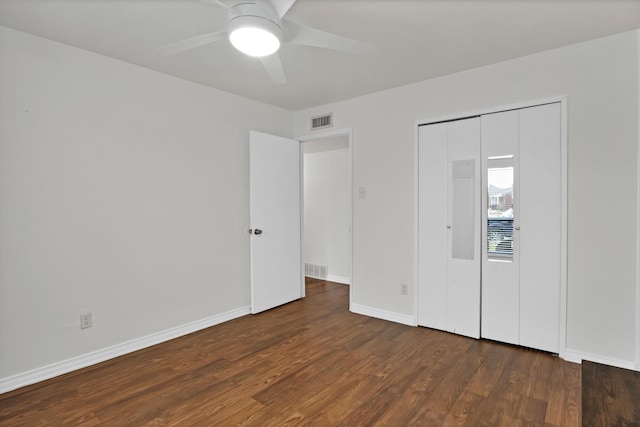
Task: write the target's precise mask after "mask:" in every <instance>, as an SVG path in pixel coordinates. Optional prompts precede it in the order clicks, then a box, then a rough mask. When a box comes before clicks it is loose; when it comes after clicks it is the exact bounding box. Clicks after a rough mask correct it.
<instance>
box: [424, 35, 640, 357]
mask: <svg viewBox="0 0 640 427" xmlns="http://www.w3.org/2000/svg"><path fill="white" fill-rule="evenodd" d="M638 37H639V43H640V33H639V36H638ZM639 56H640V55H639ZM639 60H640V58H639ZM639 67H640V65H639ZM556 102H559V103H560V110H561V115H562V118H561V127H562V129H561V132H562V135H561V162H562V201H561V203H562V207H561V210H562V213H561V215H562V218H561V228H562V235H561V238H560V258H561V260H560V274H561V277H560V333H559V337H558V339H559V343H558V344H559V345H558V355H559V356H560V357H561V358H563V359H565V358H566V356H565V353H566V351H567V349H566V348H567V229H568V227H567V212H568V209H567V200H568V195H567V193H568V184H567V182H568V180H567V168H568V162H567V127H568V123H567V95H558V96H553V97H549V98H542V99H536V100H531V101H524V102H519V103H515V104H509V105H503V106H494V107H487V108H483V109H479V110H474V111H469V112H466V113H457V114H449V115H446V116H439V117H432V118H428V119H423V120H416V121H415V125H414V148H413V151H414V154H413V156H414V161H413V169H414V170H413V175H414V180H413V183H414V184H413V197H414V200H413V253H414V255H413V275H414V279H413V288H414V292H415V295H416V298H415V301H414V310H415V313H414V314H415V318H416V319H418V310H419V305H418V302H419V292H420V289H419V280H420V278H419V277H418V263H419V253H418V237H419V235H418V232H419V230H418V222H419V221H418V215H419V211H418V202H419V200H418V197H419V190H420V189H419V188H418V183H419V176H418V174H419V162H418V156H419V152H418V149H419V144H418V143H419V127H420V126H422V125H428V124H432V123H439V122H444V121H451V120H459V119H463V118H467V117H475V116H482V115H485V114H492V113H498V112H502V111H509V110H518V109H521V108H529V107H535V106H537V105H544V104H551V103H556ZM638 133H639V135H638V138H639V142H638V144H639V154H638V156H639V157H638V164H639V171H640V123H639V131H638ZM638 179H639V181H638V182H639V183H640V177H639V178H638ZM638 199H639V203H640V184H639V185H638ZM639 206H640V204H639ZM639 209H640V208H639ZM637 219H638V233H639V234H638V236H639V237H638V240H640V210H639V213H638V218H637ZM637 253H638V264H639V265H640V246H639V249H638V251H637ZM639 274H640V273H639ZM638 277H639V278H638V279H637V282H638V292H637V293H638V294H640V276H638ZM637 306H638V308H640V296H639V297H638V304H637ZM638 308H636V314H637V316H636V317H637V318H638V320H637V323H638V326H637V327H636V332H637V336H638V338H637V341H638V342H637V343H636V344H637V346H638V350H637V351H636V353H637V354H639V355H640V317H638V316H640V315H639V314H638ZM639 358H640V356H637V357H636V363H637V364H640V360H638V359H639Z"/></svg>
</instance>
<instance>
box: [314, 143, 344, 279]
mask: <svg viewBox="0 0 640 427" xmlns="http://www.w3.org/2000/svg"><path fill="white" fill-rule="evenodd" d="M342 139H343V140H344V143H343V145H342V146H343V148H333V149H327V150H323V149H322V145H323V144H325V145H327V146H330V144H329V143H328V142H325V141H322V140H320V141H317V142H305V143H304V144H303V147H304V150H305V152H304V257H305V260H304V262H305V263H311V264H320V265H326V266H328V267H329V268H328V274H329V280H338V281H340V282H341V283H344V281H346V280H349V276H350V274H351V273H350V271H349V270H350V266H349V216H348V215H349V151H348V148H346V147H348V138H347V137H342ZM311 144H315V147H316V148H315V149H313V150H311V151H310V150H308V147H309V146H310V145H311ZM328 148H331V147H328Z"/></svg>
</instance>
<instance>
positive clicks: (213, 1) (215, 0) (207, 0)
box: [198, 0, 236, 14]
mask: <svg viewBox="0 0 640 427" xmlns="http://www.w3.org/2000/svg"><path fill="white" fill-rule="evenodd" d="M198 1H199V2H200V3H203V4H210V5H212V6H218V7H221V8H223V9H226V10H227V11H228V12H231V13H233V14H236V11H234V10H233V9H231V7H229V6H227V5H226V4H224V3H222V2H221V1H220V0H198Z"/></svg>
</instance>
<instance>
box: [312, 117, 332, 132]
mask: <svg viewBox="0 0 640 427" xmlns="http://www.w3.org/2000/svg"><path fill="white" fill-rule="evenodd" d="M331 126H333V113H329V114H323V115H321V116H315V117H311V130H316V129H324V128H330V127H331Z"/></svg>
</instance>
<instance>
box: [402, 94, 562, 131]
mask: <svg viewBox="0 0 640 427" xmlns="http://www.w3.org/2000/svg"><path fill="white" fill-rule="evenodd" d="M566 100H567V95H557V96H551V97H548V98H541V99H533V100H531V101H523V102H517V103H514V104H507V105H499V106H493V107H487V108H482V109H478V110H472V111H467V112H463V113H455V114H448V115H445V116H436V117H431V118H427V119H422V120H416V122H415V125H416V127H418V126H421V125H429V124H432V123H439V122H448V121H452V120H460V119H465V118H467V117H476V116H482V115H485V114H492V113H500V112H503V111H510V110H520V109H522V108H529V107H536V106H538V105H545V104H553V103H555V102H566Z"/></svg>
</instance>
